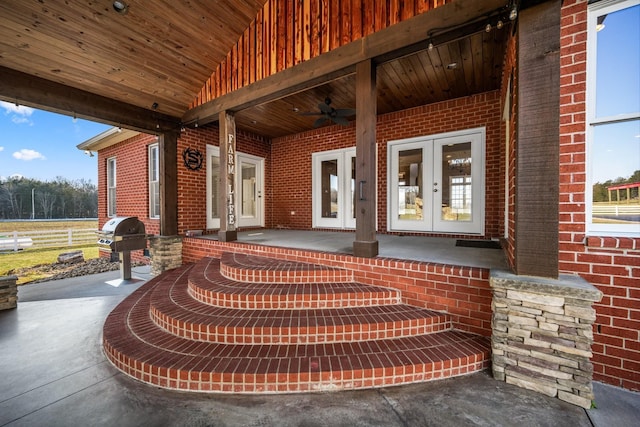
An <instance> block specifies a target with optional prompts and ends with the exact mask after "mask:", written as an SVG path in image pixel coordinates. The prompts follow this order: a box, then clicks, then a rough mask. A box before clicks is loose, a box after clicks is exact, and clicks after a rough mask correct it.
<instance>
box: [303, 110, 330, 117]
mask: <svg viewBox="0 0 640 427" xmlns="http://www.w3.org/2000/svg"><path fill="white" fill-rule="evenodd" d="M298 115H299V116H324V115H325V114H324V113H321V112H315V113H314V112H313V111H306V112H304V113H298Z"/></svg>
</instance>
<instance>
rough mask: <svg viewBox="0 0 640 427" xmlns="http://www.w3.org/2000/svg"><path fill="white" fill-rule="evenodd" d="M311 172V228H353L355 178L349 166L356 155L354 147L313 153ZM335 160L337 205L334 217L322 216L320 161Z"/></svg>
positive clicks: (354, 226) (354, 222)
mask: <svg viewBox="0 0 640 427" xmlns="http://www.w3.org/2000/svg"><path fill="white" fill-rule="evenodd" d="M311 157H312V173H311V181H312V182H311V186H312V196H311V209H312V212H313V213H312V226H313V228H338V229H355V228H356V219H355V215H354V212H353V209H354V208H355V206H354V202H355V201H354V199H353V198H354V195H355V187H354V186H355V180H354V178H353V176H354V175H353V171H352V168H351V165H352V159H353V158H355V157H356V149H355V147H350V148H342V149H338V150H330V151H323V152H320V153H313V154H312V155H311ZM328 160H336V162H337V167H336V173H337V175H336V176H337V179H338V182H337V188H336V190H337V205H338V211H337V213H336V216H335V217H326V216H324V217H323V216H322V162H324V161H328Z"/></svg>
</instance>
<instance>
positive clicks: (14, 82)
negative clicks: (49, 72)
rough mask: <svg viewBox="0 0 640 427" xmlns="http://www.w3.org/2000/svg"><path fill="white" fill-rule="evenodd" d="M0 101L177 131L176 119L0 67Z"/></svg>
mask: <svg viewBox="0 0 640 427" xmlns="http://www.w3.org/2000/svg"><path fill="white" fill-rule="evenodd" d="M0 99H2V100H3V101H6V102H12V103H16V104H19V105H26V106H28V107H33V108H38V109H41V110H45V111H51V112H54V113H59V114H64V115H75V117H79V118H82V119H86V120H91V121H95V122H100V123H106V124H110V125H113V126H122V127H124V128H127V129H132V130H136V131H140V132H145V133H153V134H159V133H163V132H166V131H176V130H179V129H180V119H179V118H178V117H172V116H169V115H166V114H161V113H158V112H155V111H153V110H148V109H145V108H140V107H137V106H134V105H131V104H127V103H124V102H120V101H115V100H113V99H110V98H106V97H104V96H100V95H96V94H93V93H90V92H86V91H83V90H80V89H75V88H72V87H69V86H66V85H63V84H60V83H56V82H52V81H50V80H45V79H43V78H40V77H34V76H31V75H29V74H25V73H21V72H19V71H15V70H12V69H10V68H6V67H0Z"/></svg>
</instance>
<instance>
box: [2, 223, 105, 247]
mask: <svg viewBox="0 0 640 427" xmlns="http://www.w3.org/2000/svg"><path fill="white" fill-rule="evenodd" d="M96 231H97V230H96V229H93V228H85V229H68V230H48V231H47V230H38V231H13V232H8V233H7V232H4V233H1V232H0V251H18V250H20V249H27V248H47V247H58V248H59V247H65V246H80V245H87V244H91V243H94V244H95V243H96V242H97V241H98V238H97V236H96Z"/></svg>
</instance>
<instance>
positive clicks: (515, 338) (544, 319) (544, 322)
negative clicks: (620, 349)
mask: <svg viewBox="0 0 640 427" xmlns="http://www.w3.org/2000/svg"><path fill="white" fill-rule="evenodd" d="M489 282H490V285H491V288H492V289H493V301H492V304H491V306H492V310H493V317H492V320H491V328H492V336H491V347H492V353H493V355H492V362H493V368H492V369H493V377H494V378H495V379H497V380H501V381H506V382H507V383H510V384H515V385H517V386H519V387H523V388H527V389H530V390H535V391H538V392H540V393H543V394H546V395H548V396H551V397H557V398H559V399H560V400H564V401H566V402H569V403H572V404H574V405H577V406H581V407H583V408H587V409H588V408H590V407H591V402H592V400H593V397H594V396H593V388H592V381H593V365H592V364H591V361H590V360H589V359H590V358H591V357H592V356H593V354H592V353H591V345H592V344H593V330H592V324H593V322H594V321H595V319H596V312H595V310H594V309H593V308H592V305H593V303H594V302H598V301H600V299H602V292H600V291H599V290H598V289H597V288H595V287H594V286H593V285H591V284H589V283H588V282H586V281H585V280H583V279H582V278H581V277H578V276H569V275H561V276H560V277H559V278H558V279H557V280H554V279H547V278H543V277H531V276H517V275H515V274H511V273H509V272H506V271H494V270H492V271H491V275H490V278H489Z"/></svg>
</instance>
